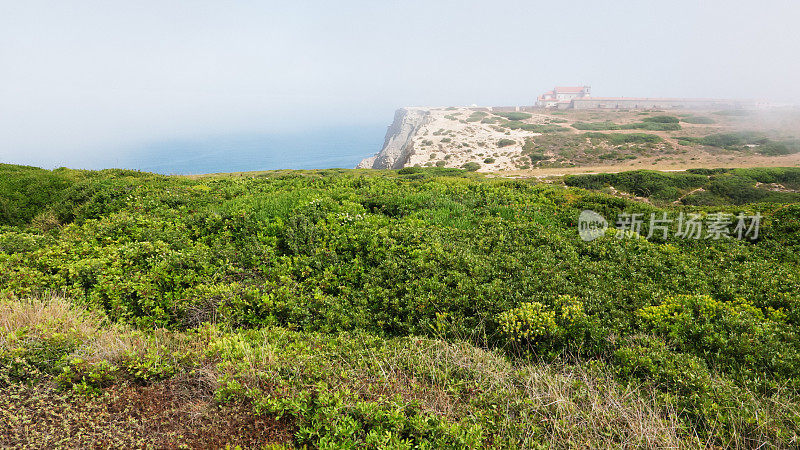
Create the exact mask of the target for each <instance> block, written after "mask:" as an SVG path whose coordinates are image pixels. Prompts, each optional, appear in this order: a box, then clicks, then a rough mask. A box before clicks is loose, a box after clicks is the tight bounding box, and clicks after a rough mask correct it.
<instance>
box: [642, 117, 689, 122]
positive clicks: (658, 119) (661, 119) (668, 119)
mask: <svg viewBox="0 0 800 450" xmlns="http://www.w3.org/2000/svg"><path fill="white" fill-rule="evenodd" d="M642 122H655V123H678V122H680V119H678V118H677V117H674V116H650V117H645V118H643V119H642Z"/></svg>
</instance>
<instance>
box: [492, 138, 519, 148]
mask: <svg viewBox="0 0 800 450" xmlns="http://www.w3.org/2000/svg"><path fill="white" fill-rule="evenodd" d="M516 143H517V141H515V140H513V139H500V140H499V141H497V146H498V147H508V146H509V145H516Z"/></svg>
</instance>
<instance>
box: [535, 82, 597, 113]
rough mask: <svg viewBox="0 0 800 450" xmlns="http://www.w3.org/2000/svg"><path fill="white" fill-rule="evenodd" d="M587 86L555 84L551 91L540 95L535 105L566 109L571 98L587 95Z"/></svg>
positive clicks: (588, 89) (588, 88)
mask: <svg viewBox="0 0 800 450" xmlns="http://www.w3.org/2000/svg"><path fill="white" fill-rule="evenodd" d="M590 89H591V88H590V87H589V86H556V87H554V88H553V90H552V91H547V92H545V93H544V94H542V95H540V96H539V98H538V100H537V101H536V106H541V107H544V108H558V109H567V108H569V107H570V104H571V102H572V100H574V99H576V98H583V97H588V96H589V91H590Z"/></svg>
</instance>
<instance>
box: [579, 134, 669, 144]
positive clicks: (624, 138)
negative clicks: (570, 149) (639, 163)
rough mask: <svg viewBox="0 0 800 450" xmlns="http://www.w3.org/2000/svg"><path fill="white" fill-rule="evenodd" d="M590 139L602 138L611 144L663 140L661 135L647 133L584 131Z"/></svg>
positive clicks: (650, 142) (652, 142) (644, 142)
mask: <svg viewBox="0 0 800 450" xmlns="http://www.w3.org/2000/svg"><path fill="white" fill-rule="evenodd" d="M583 136H584V137H587V138H590V139H602V140H604V141H607V142H608V143H609V144H611V145H622V144H655V143H658V142H661V141H662V140H663V139H661V137H660V136H656V135H655V134H645V133H584V134H583Z"/></svg>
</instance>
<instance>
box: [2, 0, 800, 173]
mask: <svg viewBox="0 0 800 450" xmlns="http://www.w3.org/2000/svg"><path fill="white" fill-rule="evenodd" d="M799 30H800V2H797V1H789V0H787V1H770V0H761V1H752V2H750V1H748V2H745V1H738V0H727V1H708V0H704V1H697V0H691V1H677V0H668V1H663V0H658V1H645V0H637V1H620V0H616V1H602V0H590V1H547V2H544V1H531V0H527V1H502V2H491V1H486V0H480V1H464V0H460V1H436V0H427V1H380V0H370V1H347V0H339V1H316V2H311V1H294V2H286V1H282V2H270V1H227V2H222V1H202V0H192V1H182V2H179V1H168V0H158V1H151V0H136V1H130V0H127V1H124V2H123V1H112V0H103V1H65V0H53V1H47V2H45V1H36V0H17V1H9V0H0V161H3V162H39V161H42V162H47V161H53V160H59V161H65V162H66V163H69V161H70V160H71V158H73V157H77V156H82V157H85V156H86V155H91V154H94V153H96V152H102V153H105V154H107V153H114V152H124V151H128V150H129V149H131V148H135V147H136V146H138V145H146V144H148V143H152V142H158V141H167V140H173V139H185V138H191V137H197V136H220V135H231V134H246V133H271V132H284V131H296V130H298V129H312V128H318V127H328V126H336V125H339V124H376V125H388V124H389V122H390V121H391V119H392V113H393V111H394V109H396V108H397V107H400V106H404V105H464V104H473V103H475V104H480V105H511V104H532V103H533V101H534V99H535V97H536V95H537V94H539V93H540V91H542V90H545V89H549V88H551V87H552V86H553V85H555V84H559V85H564V84H576V83H580V84H590V85H591V86H592V89H593V93H594V94H595V95H625V96H688V97H736V98H764V99H768V100H773V101H778V102H793V103H800V75H799V74H800V57H798V55H800V31H799ZM376 145H378V146H379V145H380V143H377V144H376ZM376 150H377V149H376Z"/></svg>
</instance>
